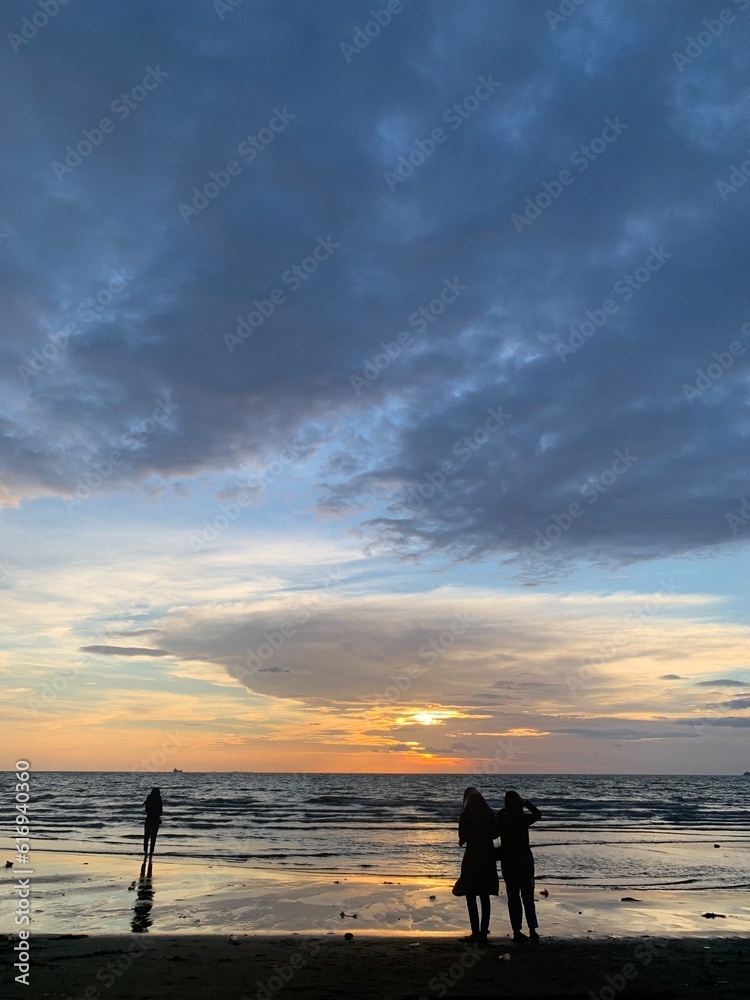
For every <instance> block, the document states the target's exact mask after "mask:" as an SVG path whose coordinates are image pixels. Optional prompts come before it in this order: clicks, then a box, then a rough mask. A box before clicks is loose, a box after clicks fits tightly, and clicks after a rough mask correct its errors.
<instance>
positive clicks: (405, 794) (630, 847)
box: [29, 771, 750, 890]
mask: <svg viewBox="0 0 750 1000" xmlns="http://www.w3.org/2000/svg"><path fill="white" fill-rule="evenodd" d="M470 784H475V785H476V786H477V787H478V788H479V789H480V791H481V792H482V793H483V794H484V795H485V797H486V798H487V800H488V801H489V803H490V805H491V806H492V807H493V808H500V806H501V805H502V798H503V793H504V791H505V789H506V788H509V787H515V788H518V790H519V791H520V792H521V794H522V795H523V796H524V798H528V799H531V800H532V801H533V802H534V803H535V805H537V806H538V807H539V808H540V809H541V810H542V813H543V818H542V819H541V820H540V821H539V823H538V824H536V825H535V826H534V827H532V829H531V841H532V848H533V851H534V856H535V858H536V870H537V879H538V880H539V879H541V880H544V882H545V883H553V882H557V883H560V884H570V885H574V886H579V887H601V888H618V889H639V888H640V889H646V888H669V889H683V890H704V889H713V888H721V889H730V890H731V889H736V890H741V889H747V888H748V887H750V874H749V871H748V857H750V855H748V849H749V848H750V825H749V823H748V819H749V818H750V777H744V776H739V775H738V776H690V775H661V776H659V775H562V774H561V775H532V774H524V775H509V774H504V775H496V776H487V775H475V776H471V775H455V774H430V775H427V774H421V775H413V774H409V775H407V774H257V773H240V772H236V773H204V774H201V773H188V772H185V773H177V774H172V773H164V774H143V773H133V772H111V773H110V772H91V771H84V772H54V771H46V772H35V773H34V774H33V775H32V788H31V801H30V803H29V806H30V813H29V815H30V820H31V826H32V830H33V836H32V849H35V850H46V851H73V852H86V853H97V854H117V855H140V852H141V845H142V830H143V815H144V812H143V806H142V803H143V800H144V799H145V797H146V795H147V793H148V792H149V791H150V789H151V787H152V786H154V785H158V786H159V787H160V788H161V791H162V797H163V800H164V818H163V824H162V827H161V830H160V832H159V838H158V840H157V854H159V855H160V856H162V857H173V858H180V859H183V860H188V859H189V860H193V861H196V862H205V861H213V862H219V861H220V862H227V863H236V864H239V863H242V864H244V865H248V866H251V867H256V868H262V869H282V870H287V871H289V870H299V871H320V872H331V873H333V872H336V873H339V874H370V875H377V876H383V877H384V878H385V879H387V878H389V877H394V878H395V877H399V876H402V877H406V876H418V877H433V878H455V877H456V876H457V873H458V868H459V865H460V860H461V854H462V852H461V850H460V849H459V847H458V843H457V835H456V828H457V821H458V814H459V811H460V805H461V797H462V794H463V789H464V787H466V786H467V785H470ZM715 845H718V847H717V846H715Z"/></svg>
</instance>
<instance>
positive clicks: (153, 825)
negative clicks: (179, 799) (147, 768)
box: [143, 788, 164, 858]
mask: <svg viewBox="0 0 750 1000" xmlns="http://www.w3.org/2000/svg"><path fill="white" fill-rule="evenodd" d="M143 806H144V808H145V810H146V825H145V826H144V828H143V856H144V858H145V857H146V856H147V855H148V857H149V858H153V856H154V846H155V844H156V835H157V833H158V832H159V827H160V826H161V814H162V813H163V812H164V806H163V805H162V801H161V791H160V790H159V789H158V788H152V789H151V791H150V792H149V793H148V795H147V796H146V801H145V802H144V803H143Z"/></svg>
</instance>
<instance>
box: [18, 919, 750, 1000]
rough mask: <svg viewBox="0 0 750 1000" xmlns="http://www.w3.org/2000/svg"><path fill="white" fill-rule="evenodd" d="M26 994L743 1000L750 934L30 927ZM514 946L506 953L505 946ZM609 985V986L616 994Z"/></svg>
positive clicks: (165, 999)
mask: <svg viewBox="0 0 750 1000" xmlns="http://www.w3.org/2000/svg"><path fill="white" fill-rule="evenodd" d="M15 943H17V938H16V936H15V935H7V936H5V941H4V949H3V954H2V956H0V969H2V979H3V981H5V982H7V983H8V988H6V989H4V990H3V995H4V996H11V995H15V993H11V992H10V990H11V989H14V990H17V991H20V990H22V989H26V988H25V987H22V986H21V985H20V984H16V983H14V982H13V977H14V975H15V971H16V970H14V969H13V967H12V963H13V961H14V958H13V957H12V956H13V945H14V944H15ZM30 944H31V961H30V965H31V972H30V988H28V989H27V991H26V992H25V993H23V994H21V993H20V992H19V993H18V995H19V996H20V995H24V996H28V997H45V998H50V997H55V998H59V1000H104V998H106V1000H110V998H112V1000H114V998H121V1000H125V998H130V1000H133V998H141V997H142V998H144V1000H153V998H159V1000H172V998H175V1000H176V998H178V997H180V998H182V997H189V998H190V1000H204V998H205V1000H212V998H214V997H216V998H219V997H221V998H223V1000H245V998H247V1000H271V998H272V997H276V996H279V997H281V998H284V997H294V998H295V1000H326V998H329V997H331V998H335V997H336V998H337V997H341V998H345V997H346V998H349V997H362V998H363V1000H408V998H414V1000H420V998H425V997H426V998H429V1000H432V998H434V997H441V996H447V997H497V996H536V997H546V996H555V995H557V996H580V997H587V998H589V1000H591V995H592V993H593V995H594V997H600V996H601V995H602V990H604V996H603V997H602V1000H607V998H608V997H610V995H611V996H620V995H622V996H625V997H628V998H633V997H637V996H655V995H657V994H658V995H660V996H662V997H674V998H680V1000H681V998H683V997H709V996H718V997H721V998H722V1000H740V998H743V1000H744V998H745V997H746V996H747V983H748V981H750V941H748V939H747V937H746V936H744V935H743V936H739V935H738V936H737V937H722V938H694V937H690V938H686V937H647V936H642V937H638V938H613V937H607V938H593V939H592V938H588V939H586V940H582V939H576V938H549V939H546V940H545V939H543V940H542V942H541V943H540V944H539V945H529V944H519V945H516V944H513V943H512V942H511V941H510V940H509V939H508V938H506V937H497V938H494V937H491V938H490V947H489V948H487V949H486V950H477V949H475V948H474V947H473V946H471V945H468V944H466V943H465V942H463V941H461V940H460V939H457V938H456V937H452V936H451V937H448V936H445V937H436V936H430V937H424V936H420V935H418V934H415V935H403V936H399V937H396V936H393V937H380V936H379V937H368V936H367V935H366V934H358V933H355V935H354V938H353V940H350V941H346V940H345V939H344V937H343V934H336V935H315V936H307V935H301V934H289V935H283V936H278V935H255V934H241V935H237V936H229V935H215V936H213V935H212V936H209V935H200V936H199V935H189V934H186V935H174V934H165V935H159V934H153V933H152V934H143V935H140V934H130V935H112V936H110V935H86V936H78V935H76V934H70V935H49V934H48V935H42V934H40V935H34V936H32V938H31V941H30ZM503 955H508V956H509V958H503V957H502V956H503ZM610 990H612V993H611V994H610Z"/></svg>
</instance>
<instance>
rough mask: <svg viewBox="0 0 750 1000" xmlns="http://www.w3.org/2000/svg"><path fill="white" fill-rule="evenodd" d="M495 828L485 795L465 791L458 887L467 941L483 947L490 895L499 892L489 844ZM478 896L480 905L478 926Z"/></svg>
mask: <svg viewBox="0 0 750 1000" xmlns="http://www.w3.org/2000/svg"><path fill="white" fill-rule="evenodd" d="M495 825H496V820H495V814H494V813H493V811H492V810H491V809H490V807H489V806H488V805H487V802H486V801H485V799H484V796H483V795H481V794H480V793H479V792H478V791H477V790H476V788H474V787H473V786H471V787H469V788H467V789H466V791H465V792H464V801H463V809H462V810H461V817H460V819H459V821H458V846H459V847H463V846H464V845H466V849H465V851H464V856H463V860H462V862H461V877H460V879H459V880H458V885H459V887H460V888H459V892H460V895H465V896H466V908H467V909H468V911H469V923H470V924H471V935H470V937H469V938H468V940H469V941H476V942H477V944H478V945H479V946H480V947H486V945H487V935H488V934H489V931H490V896H497V895H498V893H499V891H500V886H499V882H498V878H497V865H496V864H495V846H494V844H493V842H492V841H493V838H494V837H495ZM477 896H478V897H479V902H480V903H481V905H482V919H481V923H480V920H479V912H478V908H477Z"/></svg>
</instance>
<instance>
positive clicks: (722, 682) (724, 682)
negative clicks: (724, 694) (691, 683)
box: [695, 677, 750, 688]
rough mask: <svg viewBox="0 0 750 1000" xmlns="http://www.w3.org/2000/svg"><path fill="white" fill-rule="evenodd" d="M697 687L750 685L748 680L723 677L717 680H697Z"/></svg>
mask: <svg viewBox="0 0 750 1000" xmlns="http://www.w3.org/2000/svg"><path fill="white" fill-rule="evenodd" d="M695 686H696V687H710V688H713V687H750V684H749V683H748V682H747V681H735V680H731V679H727V678H726V677H723V678H721V679H720V680H717V681H696V682H695Z"/></svg>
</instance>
